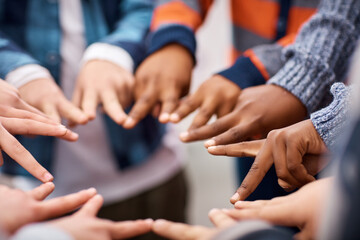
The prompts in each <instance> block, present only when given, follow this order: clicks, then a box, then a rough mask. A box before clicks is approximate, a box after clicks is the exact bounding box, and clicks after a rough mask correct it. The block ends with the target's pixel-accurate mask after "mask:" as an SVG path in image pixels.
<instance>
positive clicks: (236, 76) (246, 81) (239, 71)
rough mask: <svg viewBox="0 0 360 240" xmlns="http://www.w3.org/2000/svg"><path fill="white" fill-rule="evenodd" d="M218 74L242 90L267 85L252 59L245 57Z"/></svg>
mask: <svg viewBox="0 0 360 240" xmlns="http://www.w3.org/2000/svg"><path fill="white" fill-rule="evenodd" d="M218 74H219V75H221V76H223V77H225V78H227V79H229V80H230V81H232V82H234V83H235V84H237V85H238V86H239V87H240V88H241V89H244V88H247V87H252V86H257V85H261V84H265V83H266V81H265V78H264V77H263V75H262V74H261V72H260V71H259V70H258V69H257V68H256V66H255V65H254V64H253V63H252V61H251V60H250V58H248V57H244V56H241V57H239V58H238V59H237V60H236V62H235V64H234V65H233V66H231V67H230V68H228V69H226V70H224V71H221V72H219V73H218Z"/></svg>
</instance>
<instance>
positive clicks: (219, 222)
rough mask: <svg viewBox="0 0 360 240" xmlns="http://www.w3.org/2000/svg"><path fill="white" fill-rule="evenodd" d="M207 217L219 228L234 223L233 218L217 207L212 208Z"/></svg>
mask: <svg viewBox="0 0 360 240" xmlns="http://www.w3.org/2000/svg"><path fill="white" fill-rule="evenodd" d="M209 218H210V220H211V222H212V223H213V224H214V225H215V226H216V227H220V228H225V227H229V226H231V225H233V224H235V223H236V221H235V220H234V219H232V218H231V217H229V215H227V214H225V213H224V212H223V211H220V210H219V209H212V210H211V211H210V212H209Z"/></svg>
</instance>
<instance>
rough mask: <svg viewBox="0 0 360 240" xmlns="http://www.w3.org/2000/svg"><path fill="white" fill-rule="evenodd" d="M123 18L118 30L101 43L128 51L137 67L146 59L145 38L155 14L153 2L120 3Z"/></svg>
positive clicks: (132, 0) (117, 25) (132, 1)
mask: <svg viewBox="0 0 360 240" xmlns="http://www.w3.org/2000/svg"><path fill="white" fill-rule="evenodd" d="M120 11H121V14H120V16H121V18H120V19H119V20H118V22H117V24H116V28H115V30H114V31H113V32H111V33H110V34H109V35H108V36H106V37H105V38H103V39H102V40H101V42H104V43H109V44H112V45H115V46H118V47H121V48H123V49H124V50H126V51H127V52H128V53H129V54H130V55H131V57H132V58H133V60H134V63H135V66H137V65H138V64H139V63H140V62H141V61H142V59H143V58H144V57H145V53H146V47H145V37H146V35H147V33H148V31H149V28H150V23H151V17H152V12H153V1H152V0H124V1H121V3H120Z"/></svg>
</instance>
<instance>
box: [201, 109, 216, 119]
mask: <svg viewBox="0 0 360 240" xmlns="http://www.w3.org/2000/svg"><path fill="white" fill-rule="evenodd" d="M199 113H200V114H201V115H202V116H204V117H211V116H212V114H213V112H211V111H210V110H209V109H208V108H201V109H200V110H199Z"/></svg>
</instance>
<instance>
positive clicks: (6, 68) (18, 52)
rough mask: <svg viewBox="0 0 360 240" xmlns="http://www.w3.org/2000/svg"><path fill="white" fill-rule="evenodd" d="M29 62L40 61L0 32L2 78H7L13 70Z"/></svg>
mask: <svg viewBox="0 0 360 240" xmlns="http://www.w3.org/2000/svg"><path fill="white" fill-rule="evenodd" d="M28 64H37V65H39V62H38V61H37V60H35V59H34V58H33V57H31V56H30V55H29V54H28V53H26V52H25V51H24V50H22V49H21V48H20V47H19V46H17V45H16V44H15V43H14V42H13V41H11V40H10V39H9V38H8V37H7V36H6V35H5V34H3V33H2V32H0V78H2V79H6V76H7V75H8V74H9V73H10V72H11V71H13V70H15V69H17V68H19V67H22V66H25V65H28Z"/></svg>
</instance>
